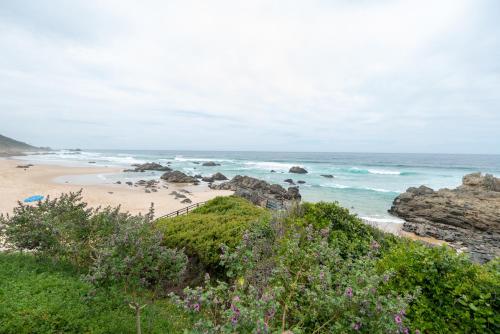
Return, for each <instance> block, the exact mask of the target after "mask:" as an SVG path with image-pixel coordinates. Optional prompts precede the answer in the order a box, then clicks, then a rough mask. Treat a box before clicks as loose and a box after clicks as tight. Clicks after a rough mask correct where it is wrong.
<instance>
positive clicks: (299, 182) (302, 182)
mask: <svg viewBox="0 0 500 334" xmlns="http://www.w3.org/2000/svg"><path fill="white" fill-rule="evenodd" d="M297 183H298V184H304V183H306V181H302V180H298V181H297Z"/></svg>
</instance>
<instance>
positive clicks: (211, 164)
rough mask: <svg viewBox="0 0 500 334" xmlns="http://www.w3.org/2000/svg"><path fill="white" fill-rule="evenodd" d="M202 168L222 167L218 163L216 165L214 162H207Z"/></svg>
mask: <svg viewBox="0 0 500 334" xmlns="http://www.w3.org/2000/svg"><path fill="white" fill-rule="evenodd" d="M201 165H202V166H205V167H214V166H220V164H218V163H215V162H213V161H207V162H204V163H203V164H201Z"/></svg>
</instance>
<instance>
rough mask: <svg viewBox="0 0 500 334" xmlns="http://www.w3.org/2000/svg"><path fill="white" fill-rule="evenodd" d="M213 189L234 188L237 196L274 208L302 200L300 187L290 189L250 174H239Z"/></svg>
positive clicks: (214, 186) (212, 186)
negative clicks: (270, 204)
mask: <svg viewBox="0 0 500 334" xmlns="http://www.w3.org/2000/svg"><path fill="white" fill-rule="evenodd" d="M210 187H211V188H212V189H219V190H232V191H234V192H235V195H236V196H240V197H243V198H246V199H248V200H249V201H251V202H252V203H254V204H256V205H260V206H264V207H268V206H269V203H272V207H273V208H284V207H287V206H289V205H290V204H291V203H292V202H294V201H300V200H301V195H300V193H299V190H298V188H296V187H290V188H288V190H286V189H285V188H283V187H282V186H280V185H279V184H269V183H267V182H266V181H263V180H259V179H256V178H253V177H250V176H241V175H237V176H235V177H234V178H232V179H231V181H228V182H224V183H221V184H217V185H211V186H210Z"/></svg>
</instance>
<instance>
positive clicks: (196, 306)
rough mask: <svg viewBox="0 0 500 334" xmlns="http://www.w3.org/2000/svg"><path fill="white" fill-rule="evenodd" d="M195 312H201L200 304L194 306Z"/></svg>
mask: <svg viewBox="0 0 500 334" xmlns="http://www.w3.org/2000/svg"><path fill="white" fill-rule="evenodd" d="M193 310H195V311H196V312H200V304H198V303H196V304H194V305H193Z"/></svg>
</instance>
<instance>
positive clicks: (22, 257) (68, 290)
mask: <svg viewBox="0 0 500 334" xmlns="http://www.w3.org/2000/svg"><path fill="white" fill-rule="evenodd" d="M127 300H128V296H127V295H125V294H124V293H123V292H120V290H119V289H118V288H114V289H109V290H103V289H99V290H94V289H93V287H92V286H91V285H89V284H87V283H85V282H83V281H82V280H81V279H80V275H79V274H78V273H77V272H76V271H74V269H73V268H72V267H71V266H68V265H64V264H61V263H52V262H51V261H47V260H42V259H39V258H37V257H35V256H33V255H31V254H20V253H10V254H9V253H0V333H6V334H7V333H16V334H22V333H135V317H134V313H133V311H132V310H131V309H130V308H129V307H128V305H127V303H126V301H127ZM190 321H191V319H190V318H189V317H188V316H186V315H185V314H184V313H183V311H181V310H180V309H178V308H177V307H176V306H173V305H172V304H170V303H169V302H167V301H158V302H155V303H154V304H151V305H148V306H147V307H146V308H145V309H144V313H143V316H142V327H143V332H145V333H182V332H183V329H184V328H189V327H190V324H191V322H190Z"/></svg>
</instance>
